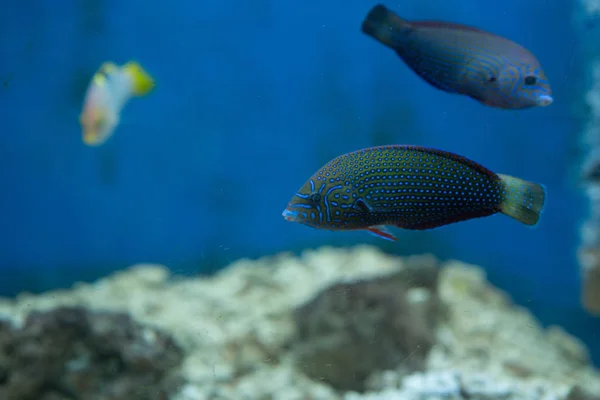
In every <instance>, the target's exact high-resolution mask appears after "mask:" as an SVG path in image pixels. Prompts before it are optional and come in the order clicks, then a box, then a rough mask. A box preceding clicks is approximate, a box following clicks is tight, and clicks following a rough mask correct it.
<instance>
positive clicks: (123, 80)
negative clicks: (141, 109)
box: [79, 61, 155, 146]
mask: <svg viewBox="0 0 600 400" xmlns="http://www.w3.org/2000/svg"><path fill="white" fill-rule="evenodd" d="M154 86H155V82H154V79H153V78H152V77H151V76H150V75H149V74H148V73H147V72H146V71H145V70H144V69H143V68H142V66H141V65H140V64H139V63H137V62H135V61H129V62H127V63H126V64H124V65H121V66H118V65H116V64H115V63H113V62H110V61H107V62H104V63H103V64H102V65H101V66H100V68H98V70H97V71H96V73H95V74H94V76H93V77H92V80H91V82H90V84H89V86H88V88H87V90H86V93H85V98H84V103H83V109H82V111H81V114H80V115H79V123H80V125H81V129H82V140H83V143H84V144H86V145H88V146H100V145H102V144H104V143H105V142H106V141H107V140H108V139H109V138H110V137H111V136H112V135H113V134H114V131H115V129H116V127H117V126H118V124H119V122H120V119H121V112H122V111H123V108H124V107H125V105H126V104H127V103H128V102H129V100H130V99H131V98H132V97H134V96H145V95H146V94H148V93H149V92H150V91H151V90H152V89H153V88H154Z"/></svg>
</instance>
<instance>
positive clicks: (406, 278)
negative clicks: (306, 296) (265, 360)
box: [294, 257, 439, 391]
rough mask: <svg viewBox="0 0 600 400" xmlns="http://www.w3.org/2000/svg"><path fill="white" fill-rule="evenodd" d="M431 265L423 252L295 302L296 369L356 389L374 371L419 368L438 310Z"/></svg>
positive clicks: (360, 388)
mask: <svg viewBox="0 0 600 400" xmlns="http://www.w3.org/2000/svg"><path fill="white" fill-rule="evenodd" d="M435 264H436V263H435V261H434V260H432V259H431V258H429V257H425V258H423V259H417V260H415V262H413V263H411V264H409V265H408V266H407V267H406V268H403V269H401V270H399V271H398V272H396V273H394V274H392V275H389V276H384V277H380V278H374V279H370V280H367V279H365V280H359V281H356V282H350V283H340V284H335V285H332V286H330V287H329V288H327V289H325V290H324V291H323V292H321V293H319V294H318V295H317V296H316V297H315V298H314V299H313V300H312V301H310V302H308V303H307V304H305V305H303V306H301V307H299V308H298V309H297V310H296V312H295V321H296V325H297V327H298V342H299V343H298V344H297V345H296V346H295V349H294V352H295V354H296V356H297V363H298V366H299V368H300V369H301V370H302V371H303V372H304V373H305V374H306V375H308V376H309V377H311V378H313V379H315V380H321V381H324V382H325V383H329V384H330V385H332V386H333V387H335V388H336V389H340V390H357V391H363V390H364V384H365V380H366V379H367V377H368V376H369V374H371V373H372V372H373V371H377V370H383V369H389V368H395V367H397V366H401V368H402V369H405V370H406V371H408V372H410V371H415V370H421V369H422V368H423V367H424V360H425V357H426V356H427V353H428V351H429V349H430V348H431V346H432V345H433V344H434V340H435V324H436V320H437V314H438V312H439V307H438V306H439V303H438V298H437V294H436V287H437V273H438V269H437V267H436V265H435Z"/></svg>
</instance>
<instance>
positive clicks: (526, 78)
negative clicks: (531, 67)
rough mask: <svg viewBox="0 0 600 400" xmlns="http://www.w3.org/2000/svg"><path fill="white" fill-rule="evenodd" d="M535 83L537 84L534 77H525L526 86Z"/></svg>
mask: <svg viewBox="0 0 600 400" xmlns="http://www.w3.org/2000/svg"><path fill="white" fill-rule="evenodd" d="M536 82H537V78H536V77H535V76H532V75H529V76H526V77H525V84H526V85H535V83H536Z"/></svg>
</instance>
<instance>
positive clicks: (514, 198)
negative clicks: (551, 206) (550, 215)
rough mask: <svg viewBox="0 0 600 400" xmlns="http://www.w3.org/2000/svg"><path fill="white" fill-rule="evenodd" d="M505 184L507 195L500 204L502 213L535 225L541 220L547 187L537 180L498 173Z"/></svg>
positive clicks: (526, 223)
mask: <svg viewBox="0 0 600 400" xmlns="http://www.w3.org/2000/svg"><path fill="white" fill-rule="evenodd" d="M498 176H499V177H500V180H501V181H502V183H503V184H504V190H505V197H504V200H503V201H502V203H501V204H500V211H501V212H502V214H505V215H508V216H509V217H511V218H514V219H516V220H517V221H519V222H521V223H523V224H525V225H530V226H535V225H537V223H538V222H539V220H540V216H541V214H542V213H543V211H544V203H545V202H546V188H545V187H544V185H541V184H539V183H535V182H528V181H525V180H523V179H519V178H515V177H513V176H509V175H503V174H498Z"/></svg>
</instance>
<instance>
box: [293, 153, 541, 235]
mask: <svg viewBox="0 0 600 400" xmlns="http://www.w3.org/2000/svg"><path fill="white" fill-rule="evenodd" d="M545 198H546V193H545V190H544V187H543V186H542V185H540V184H537V183H533V182H527V181H524V180H522V179H519V178H515V177H512V176H508V175H502V174H496V173H494V172H492V171H490V170H488V169H487V168H485V167H483V166H481V165H479V164H477V163H475V162H474V161H471V160H469V159H467V158H466V157H463V156H459V155H457V154H453V153H449V152H446V151H442V150H435V149H429V148H424V147H417V146H403V145H391V146H381V147H371V148H367V149H362V150H358V151H355V152H352V153H348V154H345V155H342V156H339V157H337V158H335V159H333V160H331V161H330V162H328V163H327V164H326V165H324V166H323V167H322V168H321V169H319V170H318V171H317V172H316V173H315V174H314V175H313V176H312V177H310V179H309V180H308V181H306V183H304V185H302V187H301V188H300V189H299V190H298V192H296V194H294V196H293V197H292V199H291V200H290V202H289V204H288V206H287V208H286V209H285V210H284V211H283V217H284V218H285V219H286V220H288V221H292V222H298V223H301V224H305V225H308V226H311V227H313V228H320V229H329V230H339V231H344V230H360V229H364V230H367V231H368V232H370V233H372V234H375V235H377V236H380V237H382V238H384V239H388V240H393V241H395V240H396V238H395V237H394V235H392V234H391V233H390V232H389V231H388V230H387V229H386V225H393V226H396V227H399V228H403V229H412V230H424V229H431V228H436V227H439V226H443V225H448V224H451V223H455V222H459V221H465V220H468V219H473V218H479V217H486V216H489V215H492V214H496V213H502V214H505V215H508V216H509V217H512V218H514V219H516V220H517V221H519V222H521V223H523V224H525V225H535V224H537V222H538V221H539V218H540V214H541V212H542V209H543V207H544V201H545Z"/></svg>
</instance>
